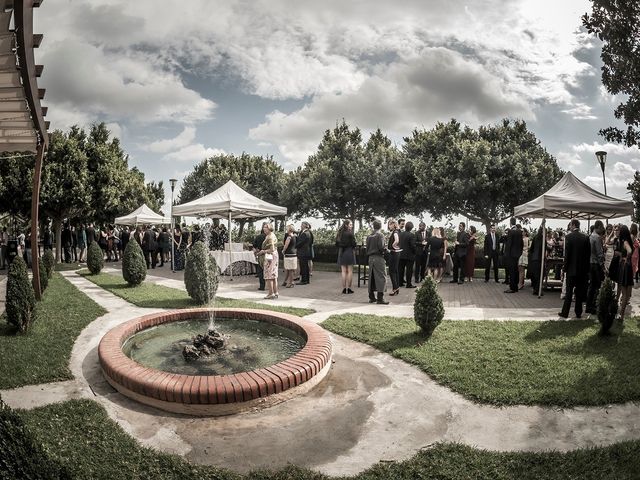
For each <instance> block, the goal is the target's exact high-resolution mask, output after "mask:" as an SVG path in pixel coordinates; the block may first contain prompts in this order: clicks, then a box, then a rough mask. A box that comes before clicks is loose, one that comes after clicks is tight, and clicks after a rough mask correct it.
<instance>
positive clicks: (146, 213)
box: [116, 205, 171, 225]
mask: <svg viewBox="0 0 640 480" xmlns="http://www.w3.org/2000/svg"><path fill="white" fill-rule="evenodd" d="M116 223H117V224H118V225H138V224H140V223H159V224H162V223H166V224H170V223H171V219H170V218H168V217H163V216H162V215H158V214H157V213H156V212H154V211H153V210H151V209H150V208H149V207H147V206H146V205H142V206H141V207H139V208H136V209H135V210H134V211H133V212H131V213H130V214H129V215H125V216H123V217H117V218H116Z"/></svg>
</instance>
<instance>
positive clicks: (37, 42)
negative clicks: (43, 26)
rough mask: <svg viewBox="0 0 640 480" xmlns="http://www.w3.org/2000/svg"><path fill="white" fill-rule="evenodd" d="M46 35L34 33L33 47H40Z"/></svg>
mask: <svg viewBox="0 0 640 480" xmlns="http://www.w3.org/2000/svg"><path fill="white" fill-rule="evenodd" d="M43 38H44V35H43V34H42V33H34V34H33V48H38V47H39V46H40V44H41V43H42V39H43Z"/></svg>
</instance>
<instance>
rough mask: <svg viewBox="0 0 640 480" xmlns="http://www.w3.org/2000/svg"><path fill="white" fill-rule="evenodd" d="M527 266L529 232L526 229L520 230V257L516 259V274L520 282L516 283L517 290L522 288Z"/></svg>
mask: <svg viewBox="0 0 640 480" xmlns="http://www.w3.org/2000/svg"><path fill="white" fill-rule="evenodd" d="M527 265H529V231H528V230H527V229H526V228H523V229H522V255H520V258H519V259H518V273H519V274H520V281H519V282H518V283H519V284H518V289H519V290H522V289H523V288H524V270H525V268H527Z"/></svg>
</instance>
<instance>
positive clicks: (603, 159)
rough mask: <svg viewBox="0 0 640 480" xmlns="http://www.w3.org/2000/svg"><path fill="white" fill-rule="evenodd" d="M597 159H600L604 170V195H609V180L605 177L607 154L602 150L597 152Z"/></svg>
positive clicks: (599, 161)
mask: <svg viewBox="0 0 640 480" xmlns="http://www.w3.org/2000/svg"><path fill="white" fill-rule="evenodd" d="M596 157H597V158H598V163H599V164H600V168H601V169H602V183H604V194H605V195H606V194H607V179H606V178H605V176H604V166H605V164H606V163H607V152H603V151H602V150H601V151H599V152H596Z"/></svg>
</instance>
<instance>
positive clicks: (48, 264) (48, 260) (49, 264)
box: [42, 249, 56, 278]
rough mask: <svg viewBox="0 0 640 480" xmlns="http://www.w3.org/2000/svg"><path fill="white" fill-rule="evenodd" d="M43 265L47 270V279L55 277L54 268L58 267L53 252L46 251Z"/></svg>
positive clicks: (43, 256) (43, 255)
mask: <svg viewBox="0 0 640 480" xmlns="http://www.w3.org/2000/svg"><path fill="white" fill-rule="evenodd" d="M42 264H43V265H44V268H45V269H46V270H47V278H51V275H53V267H55V265H56V259H55V258H54V256H53V250H50V249H46V250H45V251H44V253H43V254H42Z"/></svg>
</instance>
